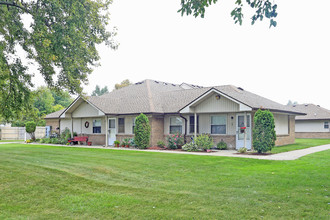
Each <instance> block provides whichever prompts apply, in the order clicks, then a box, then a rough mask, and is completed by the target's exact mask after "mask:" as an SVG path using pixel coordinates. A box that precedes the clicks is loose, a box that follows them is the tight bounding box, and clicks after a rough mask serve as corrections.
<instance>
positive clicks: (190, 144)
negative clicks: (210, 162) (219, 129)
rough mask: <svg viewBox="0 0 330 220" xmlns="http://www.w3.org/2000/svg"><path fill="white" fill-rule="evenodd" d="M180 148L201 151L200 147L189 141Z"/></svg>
mask: <svg viewBox="0 0 330 220" xmlns="http://www.w3.org/2000/svg"><path fill="white" fill-rule="evenodd" d="M182 150H184V151H189V152H191V151H201V149H200V148H199V147H198V146H197V144H195V143H194V142H190V143H187V144H185V145H184V146H183V147H182Z"/></svg>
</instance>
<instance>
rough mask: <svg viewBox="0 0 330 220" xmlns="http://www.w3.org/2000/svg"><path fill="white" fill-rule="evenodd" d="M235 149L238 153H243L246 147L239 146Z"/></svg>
mask: <svg viewBox="0 0 330 220" xmlns="http://www.w3.org/2000/svg"><path fill="white" fill-rule="evenodd" d="M237 151H238V153H241V154H244V153H246V151H247V149H246V148H245V147H241V148H240V149H238V150H237Z"/></svg>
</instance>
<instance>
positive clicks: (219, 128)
mask: <svg viewBox="0 0 330 220" xmlns="http://www.w3.org/2000/svg"><path fill="white" fill-rule="evenodd" d="M226 124H227V120H226V116H211V134H226V133H227V132H226Z"/></svg>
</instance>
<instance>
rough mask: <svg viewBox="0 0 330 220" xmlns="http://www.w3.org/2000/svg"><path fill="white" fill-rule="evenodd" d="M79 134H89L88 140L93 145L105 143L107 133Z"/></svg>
mask: <svg viewBox="0 0 330 220" xmlns="http://www.w3.org/2000/svg"><path fill="white" fill-rule="evenodd" d="M78 136H88V141H89V142H92V145H105V134H79V135H78Z"/></svg>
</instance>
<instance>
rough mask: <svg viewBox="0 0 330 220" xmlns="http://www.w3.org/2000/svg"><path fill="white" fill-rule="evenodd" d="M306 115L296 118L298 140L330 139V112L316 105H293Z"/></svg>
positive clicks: (293, 108)
mask: <svg viewBox="0 0 330 220" xmlns="http://www.w3.org/2000/svg"><path fill="white" fill-rule="evenodd" d="M292 110H294V111H300V112H303V113H305V114H306V115H299V116H297V117H296V128H295V129H296V137H297V138H330V110H328V109H325V108H322V107H321V106H319V105H314V104H302V105H293V106H292Z"/></svg>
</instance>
